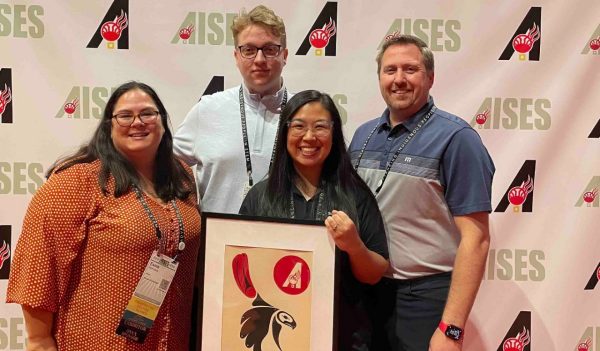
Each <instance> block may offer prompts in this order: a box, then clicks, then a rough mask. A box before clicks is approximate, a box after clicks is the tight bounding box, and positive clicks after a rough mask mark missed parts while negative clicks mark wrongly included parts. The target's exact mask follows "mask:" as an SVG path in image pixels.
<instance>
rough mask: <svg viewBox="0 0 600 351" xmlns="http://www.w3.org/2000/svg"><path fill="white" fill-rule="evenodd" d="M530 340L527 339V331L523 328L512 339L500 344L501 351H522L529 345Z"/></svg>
mask: <svg viewBox="0 0 600 351" xmlns="http://www.w3.org/2000/svg"><path fill="white" fill-rule="evenodd" d="M530 341H531V338H530V337H529V330H527V329H525V327H523V332H522V333H518V334H517V336H516V337H514V338H508V339H506V341H504V344H502V350H503V351H523V349H524V348H525V346H527V345H529V342H530Z"/></svg>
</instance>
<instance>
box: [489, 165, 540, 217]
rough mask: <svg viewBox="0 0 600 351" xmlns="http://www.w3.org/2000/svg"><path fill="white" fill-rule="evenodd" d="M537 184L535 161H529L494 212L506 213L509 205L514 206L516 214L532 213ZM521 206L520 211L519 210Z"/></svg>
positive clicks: (522, 167)
mask: <svg viewBox="0 0 600 351" xmlns="http://www.w3.org/2000/svg"><path fill="white" fill-rule="evenodd" d="M534 184H535V160H527V161H525V163H523V166H521V169H520V170H519V173H517V176H516V177H515V179H513V181H512V183H511V184H510V186H509V187H508V189H506V192H505V193H504V196H503V197H502V200H500V203H499V204H498V206H497V207H496V209H495V210H494V212H504V211H506V208H507V207H508V204H509V203H511V204H512V205H513V210H514V211H515V212H519V211H522V212H531V210H532V208H533V192H534V188H533V187H534ZM519 206H520V209H519Z"/></svg>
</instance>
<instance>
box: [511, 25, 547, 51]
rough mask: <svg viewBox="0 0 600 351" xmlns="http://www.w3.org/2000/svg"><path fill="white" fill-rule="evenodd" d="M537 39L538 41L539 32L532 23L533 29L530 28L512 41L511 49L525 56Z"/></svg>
mask: <svg viewBox="0 0 600 351" xmlns="http://www.w3.org/2000/svg"><path fill="white" fill-rule="evenodd" d="M539 39H540V31H539V29H538V27H537V25H536V24H535V23H534V24H533V27H531V29H528V30H527V33H525V34H519V35H517V36H516V37H515V38H514V39H513V42H512V46H513V49H515V51H517V52H519V53H521V54H526V53H528V52H529V51H531V48H532V47H533V43H535V42H536V41H538V40H539Z"/></svg>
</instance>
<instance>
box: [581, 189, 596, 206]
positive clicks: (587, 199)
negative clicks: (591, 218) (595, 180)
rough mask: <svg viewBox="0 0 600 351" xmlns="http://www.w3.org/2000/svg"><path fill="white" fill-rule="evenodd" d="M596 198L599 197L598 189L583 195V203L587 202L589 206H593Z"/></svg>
mask: <svg viewBox="0 0 600 351" xmlns="http://www.w3.org/2000/svg"><path fill="white" fill-rule="evenodd" d="M596 196H598V188H594V189H592V190H590V191H586V192H585V193H583V201H585V202H586V203H588V204H591V203H592V202H594V200H595V199H596Z"/></svg>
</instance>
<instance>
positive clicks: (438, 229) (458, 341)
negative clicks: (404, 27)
mask: <svg viewBox="0 0 600 351" xmlns="http://www.w3.org/2000/svg"><path fill="white" fill-rule="evenodd" d="M377 65H378V75H379V87H380V90H381V94H382V96H383V99H384V100H385V102H386V104H387V108H386V109H385V111H384V112H383V114H382V116H381V117H379V118H376V119H374V120H371V121H369V122H367V123H365V124H363V125H362V126H361V127H359V128H358V129H357V131H356V133H355V134H354V137H353V139H352V142H351V144H350V149H349V151H350V153H351V156H352V161H353V163H354V165H355V166H356V167H357V168H358V171H359V174H360V175H361V176H362V177H363V179H364V180H365V181H366V182H367V184H368V185H369V187H370V188H371V189H372V190H373V192H374V193H375V194H376V198H377V202H378V204H379V207H380V209H381V213H382V215H383V219H384V222H385V226H386V232H387V234H388V244H389V250H390V269H389V270H388V272H387V273H386V277H387V278H386V279H383V280H382V282H381V283H380V284H378V285H377V286H376V287H375V288H374V289H373V291H372V293H373V294H374V295H375V297H376V298H374V299H373V301H377V302H376V304H377V305H376V306H373V307H372V310H373V319H374V324H375V326H374V333H375V334H374V335H373V345H372V347H371V348H372V349H373V350H394V351H424V350H430V351H450V350H452V351H457V350H462V340H463V331H464V327H465V323H466V321H467V318H468V316H469V312H470V311H471V308H472V306H473V302H474V300H475V297H476V295H477V290H478V289H479V284H480V282H481V277H482V275H483V271H484V265H485V260H486V257H487V253H488V248H489V240H490V239H489V226H488V214H489V212H490V211H491V185H492V177H493V174H494V171H495V168H494V164H493V162H492V159H491V158H490V156H489V154H488V152H487V150H486V149H485V147H484V146H483V144H482V142H481V139H480V137H479V135H478V134H477V132H475V130H473V128H471V127H470V126H469V125H468V124H467V123H466V122H465V121H464V120H462V119H460V118H458V117H457V116H454V115H452V114H450V113H448V112H445V111H442V110H440V109H438V108H437V107H436V106H435V104H434V102H433V98H432V97H430V96H429V90H430V89H431V87H432V85H433V80H434V63H433V53H432V52H431V50H430V49H429V48H428V47H427V45H426V44H425V43H424V42H423V41H422V40H420V39H419V38H416V37H413V36H408V35H395V36H392V37H391V38H390V39H388V40H387V41H386V42H385V43H384V44H383V46H382V48H381V50H380V52H379V54H378V55H377ZM378 331H380V333H381V334H379V335H378V334H377V332H378ZM467 333H468V331H467Z"/></svg>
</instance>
